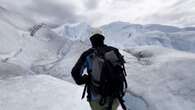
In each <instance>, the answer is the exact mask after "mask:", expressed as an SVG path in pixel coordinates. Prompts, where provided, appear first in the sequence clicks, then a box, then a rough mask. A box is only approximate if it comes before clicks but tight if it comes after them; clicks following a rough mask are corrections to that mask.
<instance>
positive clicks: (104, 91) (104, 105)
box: [71, 33, 127, 110]
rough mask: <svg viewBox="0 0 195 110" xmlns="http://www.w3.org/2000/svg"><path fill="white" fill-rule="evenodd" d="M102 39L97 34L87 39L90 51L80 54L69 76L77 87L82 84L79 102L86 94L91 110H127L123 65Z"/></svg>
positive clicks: (112, 49)
mask: <svg viewBox="0 0 195 110" xmlns="http://www.w3.org/2000/svg"><path fill="white" fill-rule="evenodd" d="M104 39H105V37H104V36H103V35H102V34H100V33H95V34H93V35H92V36H91V37H90V41H91V44H92V47H91V48H90V49H88V50H86V51H85V52H83V53H82V54H81V56H80V58H79V59H78V61H77V63H76V64H75V65H74V67H73V69H72V71H71V74H72V77H73V79H74V81H75V82H76V83H77V84H78V85H82V84H85V87H84V91H83V95H82V99H83V98H84V97H85V92H86V91H87V93H88V95H87V100H88V102H89V105H90V107H91V109H92V110H117V108H118V106H119V104H121V106H122V108H123V109H124V110H126V106H125V105H124V100H123V96H124V95H125V92H126V89H127V82H126V78H125V76H126V72H125V68H124V63H125V61H124V59H123V56H122V55H121V54H120V53H119V51H118V49H116V48H114V47H111V46H107V45H105V44H104ZM85 68H86V69H87V73H84V69H85Z"/></svg>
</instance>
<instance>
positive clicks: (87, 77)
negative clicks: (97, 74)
mask: <svg viewBox="0 0 195 110" xmlns="http://www.w3.org/2000/svg"><path fill="white" fill-rule="evenodd" d="M82 82H83V83H87V82H89V76H88V75H86V74H84V75H83V76H82Z"/></svg>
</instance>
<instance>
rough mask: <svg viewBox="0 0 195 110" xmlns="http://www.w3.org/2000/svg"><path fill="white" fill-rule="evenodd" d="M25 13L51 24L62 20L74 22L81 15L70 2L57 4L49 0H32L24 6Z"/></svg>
mask: <svg viewBox="0 0 195 110" xmlns="http://www.w3.org/2000/svg"><path fill="white" fill-rule="evenodd" d="M25 9H26V10H27V13H28V12H30V13H29V14H30V15H31V16H33V17H34V19H40V21H41V20H43V21H42V22H49V23H51V24H56V25H58V24H60V23H63V22H76V21H78V20H79V18H80V17H81V16H79V15H77V12H76V7H75V6H73V5H71V4H59V3H55V2H52V1H49V0H34V1H33V2H32V4H30V5H29V6H26V8H25Z"/></svg>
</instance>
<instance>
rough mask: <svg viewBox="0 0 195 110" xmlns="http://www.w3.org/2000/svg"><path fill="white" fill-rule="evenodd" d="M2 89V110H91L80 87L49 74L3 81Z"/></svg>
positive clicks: (0, 85)
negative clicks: (82, 98) (83, 98)
mask: <svg viewBox="0 0 195 110" xmlns="http://www.w3.org/2000/svg"><path fill="white" fill-rule="evenodd" d="M0 88H1V90H0V94H1V96H0V109H1V110H13V109H14V110H26V109H28V110H67V109H68V110H78V109H79V110H90V109H89V106H88V104H87V102H86V101H82V100H80V99H78V97H80V96H81V94H80V93H81V92H82V90H83V89H82V88H81V87H77V86H76V85H73V84H71V83H68V82H65V81H62V80H59V79H56V78H53V77H51V76H47V75H38V76H37V75H34V76H25V77H24V76H20V77H15V78H10V79H7V80H0ZM67 88H68V89H67ZM81 105H82V106H81Z"/></svg>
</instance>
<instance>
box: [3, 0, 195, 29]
mask: <svg viewBox="0 0 195 110" xmlns="http://www.w3.org/2000/svg"><path fill="white" fill-rule="evenodd" d="M0 6H1V7H5V8H7V9H9V10H14V11H17V12H19V13H22V14H24V15H26V16H29V17H31V18H32V19H35V20H38V21H41V22H46V23H50V24H57V25H58V24H62V23H66V22H71V23H74V22H86V23H88V24H91V25H93V26H101V25H104V24H108V23H110V22H114V21H124V22H129V23H138V24H168V25H176V26H195V0H0Z"/></svg>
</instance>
